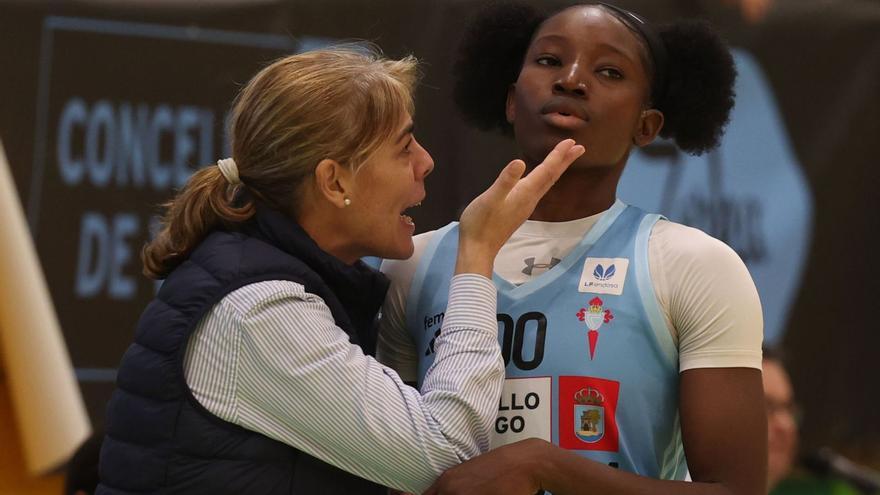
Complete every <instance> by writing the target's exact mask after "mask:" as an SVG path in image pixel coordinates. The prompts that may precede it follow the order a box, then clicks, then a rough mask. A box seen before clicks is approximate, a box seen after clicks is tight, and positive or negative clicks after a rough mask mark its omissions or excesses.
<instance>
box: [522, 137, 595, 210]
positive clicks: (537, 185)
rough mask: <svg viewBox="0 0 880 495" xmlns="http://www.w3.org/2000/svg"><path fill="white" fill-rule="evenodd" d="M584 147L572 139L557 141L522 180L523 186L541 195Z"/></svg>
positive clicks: (582, 151) (581, 153)
mask: <svg viewBox="0 0 880 495" xmlns="http://www.w3.org/2000/svg"><path fill="white" fill-rule="evenodd" d="M585 151H586V149H585V148H584V147H583V146H581V145H579V144H575V141H574V140H573V139H565V140H562V141H560V142H559V144H557V145H556V147H554V148H553V150H551V151H550V153H548V154H547V158H545V159H544V161H543V162H541V164H540V165H538V166H537V167H535V169H534V170H532V171H531V173H529V175H528V176H527V177H526V178H525V179H523V180H522V183H523V187H527V188H530V189H533V190H532V191H530V192H531V193H533V194H538V195H541V196H543V195H544V193H546V192H547V191H548V190H549V189H550V187H552V186H553V184H555V183H556V181H557V180H558V179H559V177H560V176H561V175H562V174H563V173H564V172H565V171H566V170H567V169H568V167H569V166H570V165H571V164H572V163H573V162H574V161H575V160H576V159H577V158H578V157H579V156H581V155H583V154H584V152H585Z"/></svg>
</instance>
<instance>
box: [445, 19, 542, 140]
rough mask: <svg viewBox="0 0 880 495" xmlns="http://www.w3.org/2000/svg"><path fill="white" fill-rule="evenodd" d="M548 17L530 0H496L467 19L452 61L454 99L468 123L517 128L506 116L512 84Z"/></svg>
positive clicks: (484, 128) (509, 128) (490, 128)
mask: <svg viewBox="0 0 880 495" xmlns="http://www.w3.org/2000/svg"><path fill="white" fill-rule="evenodd" d="M544 17H545V16H544V15H543V14H541V13H540V12H539V11H538V10H536V9H535V8H534V7H531V6H529V5H526V4H522V3H517V2H492V3H490V4H489V5H488V6H486V7H485V8H483V9H482V10H481V11H480V12H478V13H477V14H476V16H474V18H473V19H471V21H470V22H469V23H468V27H467V30H466V31H465V33H464V36H463V37H462V41H461V44H460V45H459V48H458V57H457V60H456V63H455V66H454V67H453V75H454V76H455V85H454V87H453V99H454V100H455V103H456V105H457V106H458V109H459V110H460V111H461V113H462V115H463V116H464V119H465V120H466V121H467V122H468V123H470V124H473V125H474V126H476V127H477V128H479V129H482V130H492V129H496V128H497V129H500V130H502V131H504V132H508V133H509V132H512V128H511V126H510V124H508V123H507V119H506V118H505V105H506V102H507V89H508V87H510V85H511V84H512V83H513V82H514V81H516V78H517V77H518V75H519V71H520V68H521V67H522V60H523V57H524V56H525V53H526V50H528V47H529V42H530V41H531V39H532V34H533V33H534V32H535V29H537V27H538V25H540V24H541V22H543V20H544Z"/></svg>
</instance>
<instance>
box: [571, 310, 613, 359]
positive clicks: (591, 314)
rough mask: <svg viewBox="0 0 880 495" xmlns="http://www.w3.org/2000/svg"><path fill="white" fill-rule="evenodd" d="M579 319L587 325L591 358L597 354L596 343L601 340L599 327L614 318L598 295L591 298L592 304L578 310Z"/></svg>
mask: <svg viewBox="0 0 880 495" xmlns="http://www.w3.org/2000/svg"><path fill="white" fill-rule="evenodd" d="M577 317H578V320H580V321H582V322H584V324H585V325H587V329H588V330H587V338H588V339H589V341H590V360H591V361H592V360H593V356H594V355H595V354H596V343H597V342H598V341H599V328H600V327H601V326H602V325H603V324H605V323H609V322H610V321H611V320H613V319H614V314H612V313H611V310H610V309H605V308H604V307H603V306H602V300H601V299H599V298H598V297H594V298H592V299H590V306H589V307H587V308H581V309H580V311H578V312H577Z"/></svg>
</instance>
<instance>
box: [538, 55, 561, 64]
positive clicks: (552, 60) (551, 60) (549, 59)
mask: <svg viewBox="0 0 880 495" xmlns="http://www.w3.org/2000/svg"><path fill="white" fill-rule="evenodd" d="M535 62H537V63H538V64H540V65H559V59H558V58H556V57H553V56H550V55H541V56H540V57H538V58H537V59H536V60H535Z"/></svg>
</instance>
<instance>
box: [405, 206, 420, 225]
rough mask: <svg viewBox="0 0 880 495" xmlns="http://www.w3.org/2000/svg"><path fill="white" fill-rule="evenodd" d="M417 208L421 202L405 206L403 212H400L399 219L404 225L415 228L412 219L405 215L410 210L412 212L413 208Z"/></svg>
mask: <svg viewBox="0 0 880 495" xmlns="http://www.w3.org/2000/svg"><path fill="white" fill-rule="evenodd" d="M419 206H422V202H421V201H419V202H418V203H416V204H413V205H410V206H407V207H406V209H405V210H403V211H402V212H400V219H401V220H403V222H404V223H405V224H407V225H412V226H415V222H413V219H412V217H411V216H409V215H408V214H407V213H408V212H409V211H410V210H412V209H413V208H417V207H419Z"/></svg>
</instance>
